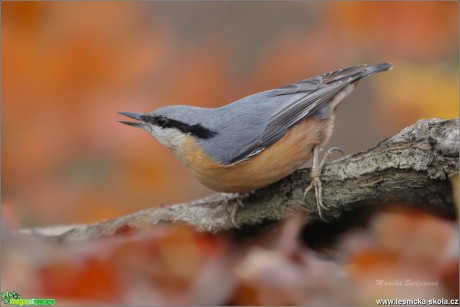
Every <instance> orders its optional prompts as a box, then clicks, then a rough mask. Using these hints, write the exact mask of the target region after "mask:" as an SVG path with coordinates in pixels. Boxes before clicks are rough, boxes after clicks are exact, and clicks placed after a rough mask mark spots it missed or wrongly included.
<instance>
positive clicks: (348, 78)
mask: <svg viewBox="0 0 460 307" xmlns="http://www.w3.org/2000/svg"><path fill="white" fill-rule="evenodd" d="M391 68H392V65H391V64H389V63H380V64H376V65H372V66H367V65H366V64H363V65H357V66H353V67H348V68H344V69H340V70H337V71H332V72H328V73H325V74H322V75H319V76H315V77H313V78H310V79H306V80H302V81H299V82H296V83H293V84H289V85H286V86H283V87H281V88H279V89H275V90H272V91H269V92H268V94H269V95H268V98H267V99H276V100H277V101H276V102H277V106H276V107H275V109H274V111H273V112H272V115H271V117H270V120H269V121H268V124H267V127H266V129H265V130H264V132H263V133H262V135H261V136H260V137H259V138H257V139H255V140H254V142H252V143H251V144H249V146H247V147H246V148H244V149H243V150H242V151H241V152H240V153H239V154H237V155H235V156H234V157H233V158H232V160H231V161H230V163H235V162H239V161H242V160H244V159H247V158H249V157H251V156H254V155H257V154H258V153H260V152H261V151H263V150H264V149H265V148H267V147H268V146H270V145H272V144H273V143H275V142H276V141H277V140H279V139H280V138H281V137H282V136H283V135H285V134H286V132H287V131H288V129H289V128H290V127H292V126H293V125H295V124H297V123H298V122H299V121H300V120H302V119H304V118H306V117H308V116H312V115H313V114H315V112H316V111H317V110H318V109H320V108H322V107H324V106H325V104H327V103H328V102H330V101H331V99H333V98H334V96H335V95H337V94H338V93H339V92H340V91H342V90H343V89H344V88H345V87H347V86H348V85H350V84H352V83H354V82H356V81H358V80H360V79H362V78H364V77H366V76H369V75H371V74H374V73H377V72H381V71H385V70H389V69H391Z"/></svg>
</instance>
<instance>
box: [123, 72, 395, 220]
mask: <svg viewBox="0 0 460 307" xmlns="http://www.w3.org/2000/svg"><path fill="white" fill-rule="evenodd" d="M391 68H392V65H391V64H389V63H380V64H375V65H366V64H363V65H357V66H353V67H349V68H344V69H340V70H337V71H333V72H328V73H325V74H322V75H318V76H315V77H312V78H309V79H305V80H302V81H299V82H295V83H292V84H289V85H286V86H283V87H281V88H277V89H272V90H268V91H265V92H261V93H257V94H253V95H250V96H247V97H244V98H242V99H240V100H237V101H235V102H233V103H230V104H228V105H225V106H222V107H219V108H199V107H194V106H185V105H176V106H167V107H163V108H160V109H157V110H154V111H152V112H150V113H145V114H142V113H130V112H120V113H119V114H121V115H124V116H127V117H129V118H132V119H135V120H137V121H138V122H128V121H120V122H121V123H123V124H126V125H129V126H134V127H140V128H142V129H144V130H146V131H147V132H149V133H150V134H151V135H152V136H153V137H154V138H156V139H157V140H158V141H159V142H160V143H161V144H163V145H164V146H166V147H167V148H169V150H170V151H171V152H172V153H173V154H174V155H175V156H176V157H177V158H178V159H179V160H180V161H181V162H182V163H183V164H184V165H185V166H186V167H187V168H188V170H189V171H190V172H191V173H192V174H193V175H194V176H195V177H196V178H197V179H198V180H199V181H200V182H201V183H202V184H204V185H205V186H207V187H209V188H211V189H213V190H215V191H219V192H226V193H245V192H249V191H252V190H255V189H258V188H261V187H264V186H267V185H269V184H271V183H273V182H275V181H278V180H280V179H281V178H283V177H286V176H287V175H289V174H291V173H292V172H293V171H295V170H297V169H298V168H299V167H300V166H302V165H303V164H304V163H305V162H307V161H308V160H309V159H310V158H311V157H312V156H313V167H312V172H311V175H310V176H311V179H312V180H311V184H310V185H309V187H307V189H306V190H305V194H306V193H307V192H308V191H309V190H310V189H312V188H313V187H314V188H315V195H316V200H317V206H318V213H319V216H320V217H321V218H323V215H322V209H327V208H326V207H325V206H324V205H323V203H322V193H321V191H322V185H321V181H320V179H319V176H320V173H321V169H322V167H323V166H324V164H325V162H326V160H327V157H328V154H329V153H331V152H332V151H331V150H329V151H328V153H327V154H326V155H325V157H324V159H323V160H322V161H321V162H319V157H318V155H319V150H320V149H321V148H322V147H323V146H324V144H325V143H326V142H327V141H328V139H329V137H330V136H331V133H332V129H333V126H334V117H335V114H334V111H335V110H336V108H337V106H338V105H339V104H340V102H341V101H342V100H343V99H344V98H345V97H346V96H347V95H348V94H350V93H351V92H352V91H353V89H354V86H355V84H356V82H357V81H359V80H361V79H363V78H365V77H367V76H369V75H372V74H375V73H378V72H382V71H386V70H389V69H391ZM332 150H340V149H337V148H332ZM237 204H241V200H240V199H237ZM237 209H238V206H235V207H234V211H233V214H232V216H231V217H232V222H233V224H234V225H235V226H236V227H238V225H237V223H236V221H235V214H236V210H237Z"/></svg>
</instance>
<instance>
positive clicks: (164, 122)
mask: <svg viewBox="0 0 460 307" xmlns="http://www.w3.org/2000/svg"><path fill="white" fill-rule="evenodd" d="M156 122H157V125H158V126H160V127H161V128H164V127H165V126H166V125H167V124H168V119H167V118H165V117H163V116H159V117H157V120H156Z"/></svg>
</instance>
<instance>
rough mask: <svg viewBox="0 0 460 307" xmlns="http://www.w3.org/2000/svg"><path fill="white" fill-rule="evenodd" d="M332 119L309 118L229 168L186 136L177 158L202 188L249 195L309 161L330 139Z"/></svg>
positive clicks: (190, 137)
mask: <svg viewBox="0 0 460 307" xmlns="http://www.w3.org/2000/svg"><path fill="white" fill-rule="evenodd" d="M332 120H333V119H332V118H329V119H327V120H320V119H312V118H309V119H308V120H306V121H303V122H300V123H299V124H297V125H296V126H294V127H292V128H291V129H290V130H289V131H288V132H287V133H286V134H285V135H284V136H283V137H282V138H281V139H279V140H278V141H277V142H276V143H274V144H273V145H271V146H270V147H268V148H266V149H265V150H263V151H262V152H260V153H259V154H257V155H255V156H253V157H251V158H249V159H247V160H245V161H242V162H236V163H234V164H230V165H222V164H220V163H217V162H216V161H214V160H213V159H210V157H209V156H208V155H206V154H205V153H204V152H203V150H202V149H201V148H199V147H198V146H197V143H196V141H195V139H194V138H193V137H192V136H187V137H186V139H185V141H184V143H183V146H182V148H181V151H182V154H181V155H178V156H179V158H180V160H182V162H183V163H184V164H185V166H186V167H187V168H188V169H189V170H190V171H191V173H192V174H193V175H194V176H195V177H196V178H197V179H198V180H199V181H200V182H201V183H202V184H203V185H205V186H207V187H209V188H211V189H213V190H215V191H219V192H227V193H243V192H249V191H252V190H255V189H258V188H261V187H264V186H267V185H269V184H271V183H273V182H275V181H278V180H280V179H282V178H284V177H286V176H287V175H289V174H291V173H292V172H293V171H295V170H296V169H298V168H299V167H301V166H302V165H303V164H304V163H305V162H307V161H308V160H309V159H310V157H311V155H312V150H313V148H314V147H315V146H322V145H323V144H324V143H325V142H326V141H327V139H328V138H329V136H330V134H331V132H332V125H333V121H332Z"/></svg>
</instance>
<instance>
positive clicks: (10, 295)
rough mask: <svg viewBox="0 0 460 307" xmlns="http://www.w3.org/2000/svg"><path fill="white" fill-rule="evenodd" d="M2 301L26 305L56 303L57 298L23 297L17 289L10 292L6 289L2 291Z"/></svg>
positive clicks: (9, 303) (8, 303)
mask: <svg viewBox="0 0 460 307" xmlns="http://www.w3.org/2000/svg"><path fill="white" fill-rule="evenodd" d="M2 302H3V303H4V304H7V305H17V306H24V305H40V306H44V305H54V304H56V300H55V299H53V298H21V296H20V295H19V294H17V293H16V291H13V292H10V291H8V290H6V291H5V292H2Z"/></svg>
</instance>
